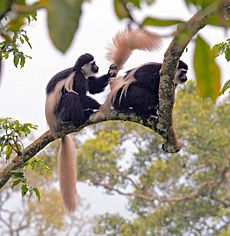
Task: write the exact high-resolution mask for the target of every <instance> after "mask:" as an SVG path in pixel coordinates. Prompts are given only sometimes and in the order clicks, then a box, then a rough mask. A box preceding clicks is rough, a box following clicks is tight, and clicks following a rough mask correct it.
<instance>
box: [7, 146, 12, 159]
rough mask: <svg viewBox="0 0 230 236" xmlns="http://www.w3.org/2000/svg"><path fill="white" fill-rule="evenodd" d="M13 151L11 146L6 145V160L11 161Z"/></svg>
mask: <svg viewBox="0 0 230 236" xmlns="http://www.w3.org/2000/svg"><path fill="white" fill-rule="evenodd" d="M12 151H13V150H12V147H11V146H10V145H9V144H7V145H6V160H9V158H10V156H11V154H12Z"/></svg>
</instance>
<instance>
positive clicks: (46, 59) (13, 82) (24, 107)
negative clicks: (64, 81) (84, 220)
mask: <svg viewBox="0 0 230 236" xmlns="http://www.w3.org/2000/svg"><path fill="white" fill-rule="evenodd" d="M193 13H194V12H193V11H190V12H189V11H188V9H187V8H186V7H185V6H184V5H183V1H181V0H174V1H170V0H158V1H157V3H156V4H155V5H153V7H145V8H144V10H143V11H142V12H141V13H140V12H138V11H135V16H136V17H137V19H142V18H143V17H144V16H150V15H151V16H154V17H164V18H167V17H169V18H179V19H182V20H188V19H189V18H190V17H191V16H192V15H193ZM66 23H67V22H66ZM126 23H127V22H126V21H122V22H121V21H118V20H117V18H116V16H115V14H114V12H113V7H112V1H111V0H106V1H105V0H93V1H91V3H85V4H84V6H83V15H82V17H81V22H80V28H79V30H78V31H77V33H76V34H75V37H74V40H73V43H72V45H71V47H70V48H69V49H68V51H67V52H66V53H65V54H62V53H60V52H59V51H57V49H55V48H54V46H53V45H52V42H51V40H50V38H49V35H48V30H47V24H46V14H45V12H44V11H40V12H39V14H38V20H37V22H34V23H32V24H31V25H30V26H29V27H28V28H27V32H28V36H29V38H30V42H31V44H32V47H33V49H32V50H30V49H29V48H28V47H26V46H25V47H24V48H23V51H26V53H27V54H28V55H30V56H32V58H33V59H32V60H30V59H28V60H27V61H26V64H25V67H23V68H22V69H19V68H15V67H14V65H13V61H12V58H11V59H8V60H7V61H5V62H4V63H3V74H2V81H1V84H0V117H12V118H14V119H18V120H19V121H20V122H22V123H24V122H29V123H33V124H36V125H38V127H39V129H38V131H36V132H35V137H38V136H40V135H41V134H42V133H43V132H45V131H46V130H47V129H48V126H47V124H46V121H45V115H44V106H45V87H46V84H47V83H48V81H49V80H50V79H51V77H52V76H53V75H54V74H56V73H57V72H59V71H61V70H63V69H66V68H68V67H71V66H73V65H74V63H75V61H76V60H77V58H78V57H79V56H80V55H81V54H84V53H86V52H88V53H91V54H93V55H94V57H95V60H96V62H97V64H98V66H99V67H100V70H99V75H101V74H103V73H106V72H107V71H108V67H109V62H108V61H107V60H106V58H105V54H106V47H107V46H108V44H109V43H110V42H111V40H112V37H113V36H114V35H115V34H116V33H117V32H118V31H119V30H123V29H124V28H125V26H126ZM150 30H153V31H155V32H158V33H160V34H167V33H168V32H171V31H172V28H171V29H164V30H162V29H159V28H157V27H155V28H153V27H151V28H150ZM201 34H202V36H203V37H205V38H206V39H207V40H208V41H209V42H210V44H211V45H212V46H213V45H214V44H215V43H219V42H221V41H224V40H225V39H226V38H227V37H229V32H228V34H227V32H225V31H224V30H221V29H217V28H215V27H206V28H204V29H203V30H202V32H201ZM170 40H171V39H170V38H164V39H163V44H162V47H161V49H160V50H158V51H155V52H151V53H150V52H134V53H133V55H132V56H131V57H130V59H129V60H128V62H127V63H126V65H125V69H130V68H132V67H135V66H137V65H139V64H143V63H146V62H150V61H156V62H161V61H162V60H163V55H164V51H165V50H166V48H167V47H168V45H169V43H170ZM187 49H188V50H187V52H185V53H184V54H183V55H182V60H184V61H185V62H186V63H187V64H188V66H189V72H188V78H189V79H194V72H193V69H192V68H193V66H192V55H193V45H192V44H191V45H189V46H188V48H187ZM217 63H218V64H219V65H220V66H221V74H222V79H223V81H224V80H228V79H230V78H229V75H230V67H229V64H228V63H227V62H226V61H225V59H224V58H223V56H222V57H219V58H217ZM200 66H202V65H200ZM105 96H106V94H103V95H100V96H97V98H98V99H99V101H100V102H102V101H103V100H104V98H105ZM90 191H91V190H89V189H87V188H80V190H79V193H80V195H82V196H83V197H84V196H86V197H87V196H89V195H91V196H92V195H93V196H94V197H95V198H96V199H97V204H93V211H95V212H97V211H98V210H99V209H105V206H104V200H102V199H101V198H100V197H98V196H96V195H95V193H94V190H92V192H90ZM89 201H90V202H91V201H92V202H93V201H94V200H93V199H91V200H89ZM110 201H111V202H110ZM121 201H123V203H124V204H125V201H124V199H123V200H121ZM107 203H108V208H109V209H110V210H112V211H113V210H114V211H118V210H119V209H120V205H122V204H120V202H119V203H118V204H116V205H114V200H113V198H108V201H107Z"/></svg>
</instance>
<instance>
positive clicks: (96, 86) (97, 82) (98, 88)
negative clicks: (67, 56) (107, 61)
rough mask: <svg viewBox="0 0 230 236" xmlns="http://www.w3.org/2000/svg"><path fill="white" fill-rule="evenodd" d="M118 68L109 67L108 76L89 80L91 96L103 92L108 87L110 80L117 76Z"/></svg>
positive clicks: (92, 77)
mask: <svg viewBox="0 0 230 236" xmlns="http://www.w3.org/2000/svg"><path fill="white" fill-rule="evenodd" d="M117 70H118V68H117V67H116V66H115V65H113V64H112V65H111V66H110V67H109V71H108V73H107V74H105V75H102V76H101V77H98V78H97V77H94V76H91V77H89V78H88V89H89V92H90V93H91V94H95V93H100V92H103V90H104V88H105V87H106V86H107V85H108V82H109V79H110V78H111V77H115V76H116V75H117V72H118V71H117Z"/></svg>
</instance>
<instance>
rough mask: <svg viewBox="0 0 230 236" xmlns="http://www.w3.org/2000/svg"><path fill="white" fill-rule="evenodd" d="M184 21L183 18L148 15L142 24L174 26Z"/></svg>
mask: <svg viewBox="0 0 230 236" xmlns="http://www.w3.org/2000/svg"><path fill="white" fill-rule="evenodd" d="M180 23H183V21H181V20H174V19H159V18H153V17H146V18H145V19H144V20H143V22H142V23H141V25H142V26H146V25H151V26H160V27H162V26H172V25H177V24H180Z"/></svg>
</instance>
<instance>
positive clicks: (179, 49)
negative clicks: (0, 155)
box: [157, 1, 230, 152]
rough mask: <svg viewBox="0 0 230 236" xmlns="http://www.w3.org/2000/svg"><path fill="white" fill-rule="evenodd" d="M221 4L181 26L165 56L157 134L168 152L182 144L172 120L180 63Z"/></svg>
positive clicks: (177, 149) (175, 149)
mask: <svg viewBox="0 0 230 236" xmlns="http://www.w3.org/2000/svg"><path fill="white" fill-rule="evenodd" d="M220 2H221V1H215V2H214V3H213V4H212V5H210V6H209V7H207V8H206V9H204V10H200V11H199V12H198V13H197V14H195V15H194V16H193V17H192V18H191V19H190V20H188V21H187V22H186V23H184V24H182V25H179V26H178V30H177V31H176V32H175V37H174V38H173V40H172V41H171V43H170V45H169V47H168V49H167V51H166V52H165V54H164V62H163V65H162V68H161V73H160V74H161V79H160V86H159V121H158V123H157V132H158V133H159V134H160V135H161V136H162V137H163V138H164V144H163V149H164V150H165V151H166V152H178V151H179V150H180V149H181V144H180V143H179V141H178V139H177V136H176V132H175V130H174V127H173V119H172V112H173V105H174V100H175V86H174V83H173V78H174V76H175V72H176V68H177V64H178V61H179V59H180V57H181V55H182V53H183V51H184V49H185V48H186V46H187V45H188V44H189V42H190V41H191V39H192V38H193V36H195V35H196V34H197V33H198V31H199V30H200V29H202V28H203V27H204V26H205V25H206V20H207V18H208V17H209V16H211V15H212V14H214V13H217V12H218V10H219V7H220ZM229 6H230V3H229V1H226V5H225V7H229Z"/></svg>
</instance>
